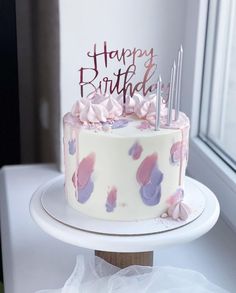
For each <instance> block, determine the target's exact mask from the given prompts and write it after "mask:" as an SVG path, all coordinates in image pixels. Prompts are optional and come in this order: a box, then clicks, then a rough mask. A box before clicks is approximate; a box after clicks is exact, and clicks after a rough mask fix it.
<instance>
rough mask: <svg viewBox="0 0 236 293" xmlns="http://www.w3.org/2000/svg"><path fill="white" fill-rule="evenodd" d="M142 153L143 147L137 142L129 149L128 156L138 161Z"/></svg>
mask: <svg viewBox="0 0 236 293" xmlns="http://www.w3.org/2000/svg"><path fill="white" fill-rule="evenodd" d="M142 151H143V147H142V146H141V145H140V144H139V143H138V142H135V143H134V144H133V145H132V147H131V148H130V149H129V153H128V154H129V156H131V157H132V159H133V160H138V159H139V158H140V156H141V154H142Z"/></svg>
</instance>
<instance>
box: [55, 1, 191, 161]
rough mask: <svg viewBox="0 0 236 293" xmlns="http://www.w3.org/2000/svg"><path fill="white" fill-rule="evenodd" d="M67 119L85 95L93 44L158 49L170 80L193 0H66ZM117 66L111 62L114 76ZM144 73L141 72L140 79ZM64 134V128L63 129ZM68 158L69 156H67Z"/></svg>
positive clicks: (63, 39) (63, 89)
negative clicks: (82, 79)
mask: <svg viewBox="0 0 236 293" xmlns="http://www.w3.org/2000/svg"><path fill="white" fill-rule="evenodd" d="M59 3H60V4H59V11H60V79H61V84H60V86H61V111H60V112H61V117H60V119H62V116H63V115H64V114H65V113H66V112H68V111H69V110H70V109H71V106H72V104H73V103H74V102H75V100H76V99H78V98H79V97H80V87H79V72H78V70H79V68H80V67H81V66H85V67H86V66H88V67H89V65H91V61H90V60H89V58H88V57H87V56H86V53H87V52H88V51H90V50H91V49H92V47H93V44H94V43H96V44H97V46H98V47H101V46H102V44H103V41H107V43H108V47H110V48H111V49H116V48H117V49H119V48H130V49H132V48H134V47H136V48H141V49H149V48H154V52H155V54H157V59H156V60H157V66H158V72H159V73H160V74H161V75H162V78H163V81H164V82H166V83H167V82H168V81H169V78H170V76H169V75H170V69H171V66H172V64H173V60H174V58H176V55H177V51H178V49H179V47H180V45H181V44H183V42H184V34H185V21H186V3H187V0H178V1H173V0H129V1H126V0H120V1H115V0H112V1H111V0H100V1H96V0H87V1H83V2H81V1H77V0H71V1H66V0H60V2H59ZM112 72H114V64H110V74H112ZM142 75H143V72H141V71H139V72H138V74H137V79H141V78H142ZM61 137H62V130H61ZM61 161H62V162H63V160H61Z"/></svg>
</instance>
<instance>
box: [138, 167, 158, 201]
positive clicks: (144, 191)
mask: <svg viewBox="0 0 236 293" xmlns="http://www.w3.org/2000/svg"><path fill="white" fill-rule="evenodd" d="M162 180H163V173H162V172H161V171H160V170H159V169H158V168H157V166H155V167H154V168H153V170H152V174H151V178H150V182H149V183H147V184H146V185H143V186H142V187H141V188H140V194H141V198H142V200H143V202H144V203H145V204H146V205H149V206H154V205H157V204H158V203H159V202H160V199H161V182H162Z"/></svg>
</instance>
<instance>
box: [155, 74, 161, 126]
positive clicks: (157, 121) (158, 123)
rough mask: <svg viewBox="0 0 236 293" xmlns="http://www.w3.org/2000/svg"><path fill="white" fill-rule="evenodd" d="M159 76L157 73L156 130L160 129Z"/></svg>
mask: <svg viewBox="0 0 236 293" xmlns="http://www.w3.org/2000/svg"><path fill="white" fill-rule="evenodd" d="M161 84H162V80H161V76H160V75H159V78H158V81H157V93H156V128H155V129H156V130H160V121H161V120H160V119H161Z"/></svg>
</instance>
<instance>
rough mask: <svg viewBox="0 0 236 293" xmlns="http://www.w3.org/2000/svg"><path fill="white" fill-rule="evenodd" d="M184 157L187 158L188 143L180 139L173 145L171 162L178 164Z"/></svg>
mask: <svg viewBox="0 0 236 293" xmlns="http://www.w3.org/2000/svg"><path fill="white" fill-rule="evenodd" d="M181 151H182V154H181ZM183 158H187V145H186V144H185V143H184V142H181V141H178V142H176V143H174V144H173V145H172V146H171V149H170V163H171V164H172V165H178V164H179V163H180V161H181V159H183Z"/></svg>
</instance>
